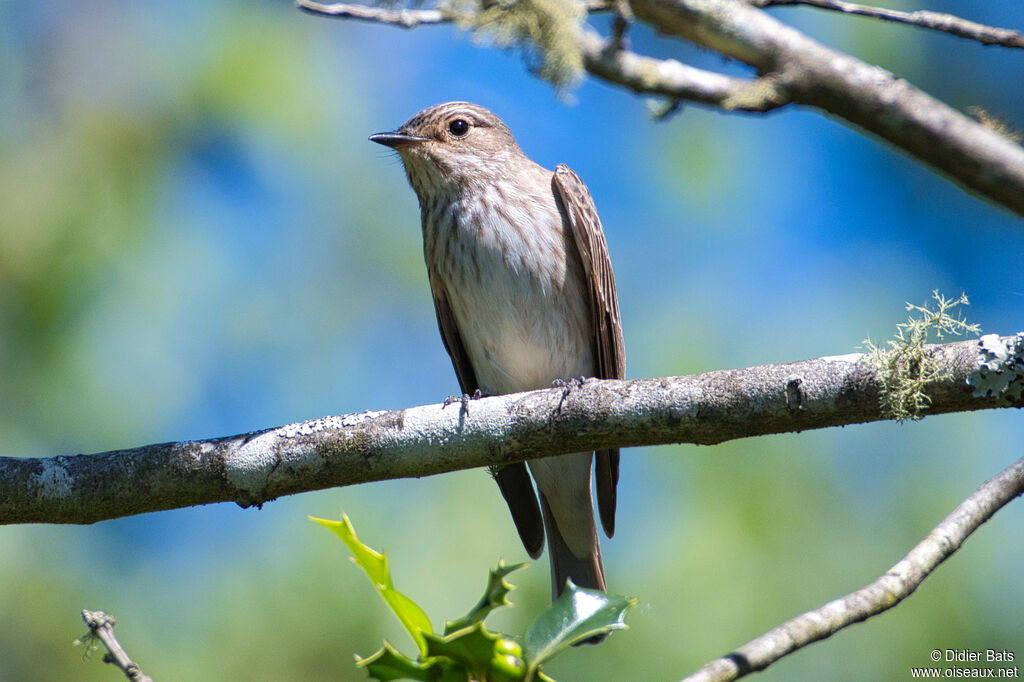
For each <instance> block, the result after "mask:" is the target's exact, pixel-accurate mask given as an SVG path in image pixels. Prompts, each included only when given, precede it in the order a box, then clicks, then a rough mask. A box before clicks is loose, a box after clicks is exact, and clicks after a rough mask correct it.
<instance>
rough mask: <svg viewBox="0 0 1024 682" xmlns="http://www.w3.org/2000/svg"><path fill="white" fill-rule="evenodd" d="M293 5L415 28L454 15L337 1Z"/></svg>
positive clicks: (305, 1) (310, 0)
mask: <svg viewBox="0 0 1024 682" xmlns="http://www.w3.org/2000/svg"><path fill="white" fill-rule="evenodd" d="M295 5H296V6H297V7H298V8H299V9H301V10H303V11H305V12H309V13H310V14H316V15H319V16H325V17H334V18H335V19H358V20H360V21H369V22H373V23H377V24H388V25H391V26H400V27H401V28H415V27H417V26H419V25H420V24H444V23H448V22H450V21H453V20H454V18H455V17H454V15H452V14H450V13H449V12H447V11H445V10H442V9H397V10H395V9H388V8H386V7H368V6H366V5H350V4H347V3H342V2H337V3H331V4H324V3H321V2H313V0H298V1H297V2H296V3H295Z"/></svg>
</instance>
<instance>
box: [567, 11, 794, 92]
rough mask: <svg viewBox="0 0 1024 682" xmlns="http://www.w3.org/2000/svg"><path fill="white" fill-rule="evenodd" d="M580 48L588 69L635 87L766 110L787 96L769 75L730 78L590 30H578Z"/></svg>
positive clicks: (637, 90) (630, 87)
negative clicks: (625, 46) (630, 48)
mask: <svg viewBox="0 0 1024 682" xmlns="http://www.w3.org/2000/svg"><path fill="white" fill-rule="evenodd" d="M580 48H581V49H582V50H583V64H584V66H585V67H586V69H587V71H589V72H590V73H592V74H594V75H595V76H599V77H601V78H603V79H605V80H607V81H609V82H612V83H618V84H620V85H624V86H626V87H627V88H629V89H631V90H633V91H634V92H646V93H651V94H657V95H664V96H666V97H669V98H672V99H676V100H689V101H694V102H701V103H703V104H711V105H715V106H719V107H722V108H723V109H730V110H732V109H736V110H741V111H768V110H770V109H776V108H778V107H780V106H783V105H785V104H787V103H788V101H789V100H788V99H787V97H786V94H785V93H784V92H782V91H780V89H779V88H777V87H776V84H775V82H774V81H773V79H772V78H771V77H763V78H756V79H753V80H751V79H745V78H733V77H732V76H725V75H723V74H720V73H714V72H712V71H705V70H703V69H697V68H694V67H692V66H687V65H686V64H682V63H680V62H678V61H676V60H675V59H665V60H661V59H653V58H651V57H644V56H642V55H638V54H635V53H633V52H630V51H628V50H624V49H617V48H616V47H615V45H614V42H613V41H605V40H603V39H602V38H601V37H600V36H598V35H597V34H596V33H595V32H593V31H590V30H584V31H583V32H582V33H581V34H580Z"/></svg>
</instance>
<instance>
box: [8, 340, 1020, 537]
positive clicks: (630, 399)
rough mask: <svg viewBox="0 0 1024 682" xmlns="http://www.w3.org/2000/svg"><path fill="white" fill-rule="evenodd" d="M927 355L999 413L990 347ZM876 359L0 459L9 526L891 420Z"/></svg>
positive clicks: (939, 401) (935, 407)
mask: <svg viewBox="0 0 1024 682" xmlns="http://www.w3.org/2000/svg"><path fill="white" fill-rule="evenodd" d="M994 338H995V337H992V339H994ZM1013 342H1014V339H1013V338H1012V337H1007V343H1013ZM989 345H990V346H991V345H992V344H991V343H990V344H989ZM926 348H928V352H929V353H930V355H931V356H932V357H933V358H934V359H935V361H936V362H937V363H938V365H939V366H940V367H941V368H942V369H943V372H942V377H941V378H940V379H937V380H935V381H933V382H931V383H929V385H928V395H929V398H930V399H931V403H930V406H929V408H928V410H927V414H940V413H945V412H957V411H966V410H977V409H985V408H991V407H996V406H997V402H996V400H994V399H992V398H976V397H973V396H972V390H971V387H970V386H968V385H967V384H966V383H965V382H966V379H967V377H968V376H969V375H971V373H972V372H974V371H976V370H977V369H978V367H979V361H981V360H988V361H989V362H991V359H989V358H988V357H987V356H983V355H981V353H982V351H983V347H982V346H981V345H980V344H979V342H978V341H962V342H958V343H951V344H944V345H937V346H929V347H926ZM864 358H865V356H863V355H861V354H851V355H843V356H835V357H825V358H819V359H817V360H806V361H803V362H794V363H788V364H781V365H764V366H761V367H751V368H748V369H738V370H720V371H715V372H707V373H704V374H697V375H692V376H684V377H671V378H658V379H638V380H633V381H611V380H608V381H599V380H589V381H587V382H585V383H584V384H583V385H582V386H580V387H578V388H574V389H573V390H571V391H569V392H566V391H564V390H563V389H559V388H556V389H548V390H542V391H532V392H529V393H517V394H512V395H505V396H496V397H491V398H483V399H480V400H474V401H472V402H470V403H469V410H468V414H466V413H465V412H463V411H462V410H461V409H460V408H459V406H450V407H447V408H446V407H445V406H443V405H426V406H423V407H413V408H409V409H405V410H396V411H392V412H364V413H361V414H354V415H346V416H342V417H326V418H323V419H318V420H314V421H308V422H303V423H300V424H292V425H289V426H284V427H280V428H274V429H267V430H264V431H256V432H253V433H248V434H242V435H239V436H231V437H227V438H217V439H213V440H205V441H186V442H178V443H163V444H159V445H149V446H144V447H140V448H134V449H130V450H118V451H113V452H105V453H100V454H95V455H77V456H58V457H51V458H44V459H26V458H14V457H8V458H0V523H4V524H9V523H93V522H95V521H101V520H104V519H111V518H116V517H120V516H127V515H131V514H141V513H144V512H150V511H158V510H163V509H174V508H179V507H185V506H191V505H198V504H209V503H212V502H225V501H235V502H237V503H239V504H241V505H243V506H249V505H260V504H262V503H263V502H265V501H267V500H271V499H274V498H276V497H278V496H280V495H288V494H292V493H297V492H304V491H309V490H318V489H322V488H328V487H333V486H342V485H349V484H353V483H364V482H367V481H377V480H382V479H390V478H403V477H410V476H426V475H430V474H437V473H442V472H446V471H453V470H456V469H468V468H473V467H479V466H485V465H494V464H506V463H509V462H514V461H519V460H523V459H531V458H536V457H544V456H550V455H558V454H564V453H569V452H580V451H586V450H594V449H602V448H608V447H628V446H634V445H655V444H662V443H698V444H712V443H720V442H723V441H726V440H731V439H735V438H744V437H747V436H757V435H764V434H771V433H783V432H789V431H802V430H805V429H815V428H823V427H827V426H838V425H843V424H854V423H860V422H867V421H874V420H880V419H886V418H888V415H885V414H883V413H882V410H881V408H880V401H879V394H880V391H881V390H882V387H883V386H884V385H885V381H886V377H885V376H884V374H883V371H882V370H881V369H878V368H876V367H874V366H872V365H870V364H869V363H867V362H863V360H864Z"/></svg>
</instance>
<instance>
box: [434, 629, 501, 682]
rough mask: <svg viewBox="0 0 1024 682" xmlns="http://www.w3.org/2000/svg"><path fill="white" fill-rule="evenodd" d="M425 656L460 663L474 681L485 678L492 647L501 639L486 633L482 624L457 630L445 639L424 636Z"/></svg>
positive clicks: (492, 654) (492, 653)
mask: <svg viewBox="0 0 1024 682" xmlns="http://www.w3.org/2000/svg"><path fill="white" fill-rule="evenodd" d="M424 639H425V640H426V642H427V654H426V655H427V656H443V657H445V658H450V659H451V660H453V661H456V662H458V663H461V664H462V665H464V666H465V667H466V669H467V670H469V672H470V674H471V675H472V676H473V677H474V678H476V679H483V678H484V677H485V676H486V672H487V666H488V664H489V663H490V662H491V659H492V658H493V657H494V645H495V642H497V641H498V640H499V639H501V637H499V636H498V635H495V634H493V633H491V632H488V631H487V630H485V629H484V626H483V624H482V623H477V624H476V625H472V626H470V627H468V628H465V629H463V630H458V631H456V632H453V633H452V634H450V635H447V636H445V637H438V636H437V635H425V636H424Z"/></svg>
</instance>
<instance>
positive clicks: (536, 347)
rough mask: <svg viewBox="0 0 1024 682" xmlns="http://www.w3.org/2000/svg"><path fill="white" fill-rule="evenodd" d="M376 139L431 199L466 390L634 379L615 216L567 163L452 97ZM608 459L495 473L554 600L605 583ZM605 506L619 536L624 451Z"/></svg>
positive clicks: (437, 298) (425, 205)
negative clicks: (605, 222)
mask: <svg viewBox="0 0 1024 682" xmlns="http://www.w3.org/2000/svg"><path fill="white" fill-rule="evenodd" d="M370 139H371V140H372V141H374V142H378V143H380V144H383V145H387V146H388V147H391V148H393V149H395V150H396V151H397V152H398V154H399V155H400V156H401V157H402V162H403V164H404V165H405V172H406V174H407V175H408V177H409V184H411V185H412V188H413V189H414V190H415V191H416V196H417V197H418V198H419V201H420V218H421V220H422V224H423V255H424V257H425V259H426V262H427V274H428V276H429V279H430V289H431V292H432V293H433V295H434V308H435V311H436V312H437V323H438V326H439V327H440V329H441V338H442V340H443V341H444V346H445V348H446V349H447V350H448V354H449V355H450V356H451V358H452V364H453V365H455V374H456V375H457V376H458V379H459V385H460V386H461V387H462V392H463V394H472V393H474V392H476V391H477V390H480V391H481V392H482V393H484V394H490V395H495V394H500V393H514V392H517V391H529V390H533V389H539V388H547V387H549V386H551V384H552V381H554V380H558V379H561V380H568V379H571V378H574V377H599V378H603V379H621V378H623V376H624V371H625V369H624V360H623V346H622V325H621V323H620V320H619V305H618V301H617V300H616V295H615V279H614V277H613V276H612V265H611V261H610V260H609V257H608V246H607V245H606V243H605V239H604V232H603V231H602V230H601V221H600V220H599V219H598V217H597V211H596V210H595V208H594V202H593V200H592V199H591V198H590V193H589V192H588V191H587V188H586V186H585V185H584V184H583V182H582V181H581V180H580V179H579V177H578V176H577V175H576V174H575V173H574V172H572V171H571V170H570V169H569V168H568V167H567V166H564V165H560V166H558V167H557V168H556V169H555V172H554V173H552V172H551V171H549V170H545V169H544V168H541V167H540V166H539V165H537V164H536V163H534V162H533V161H531V160H530V159H528V158H527V157H526V155H525V154H523V152H522V150H521V149H519V145H518V144H516V141H515V139H514V138H513V137H512V133H511V132H510V131H509V129H508V127H507V126H506V125H505V124H504V123H503V122H502V121H501V119H499V118H498V117H497V116H495V115H494V114H492V113H491V112H490V111H488V110H487V109H484V108H483V107H480V106H477V105H475V104H469V103H467V102H448V103H447V104H439V105H437V106H433V107H430V108H429V109H424V110H423V111H421V112H419V113H418V114H416V115H415V116H413V117H412V118H410V119H409V120H408V121H406V123H405V124H404V125H403V126H402V127H401V128H399V129H398V130H396V131H394V132H390V133H378V134H376V135H371V136H370ZM594 455H595V453H590V452H578V453H575V454H569V455H559V456H556V457H547V458H544V459H534V460H531V461H530V471H531V472H532V473H533V477H534V479H535V480H536V482H537V492H538V493H539V497H540V505H539V506H538V504H537V496H535V495H534V489H533V484H532V483H531V481H530V476H529V474H527V470H526V466H525V465H524V464H523V463H522V462H518V463H516V464H509V465H506V466H503V467H500V468H498V469H497V470H496V471H495V472H494V477H495V479H496V480H497V482H498V486H499V488H500V489H501V493H502V495H503V496H504V498H505V501H506V502H507V503H508V507H509V510H511V512H512V518H513V520H514V521H515V524H516V528H517V529H518V531H519V537H520V538H521V539H522V541H523V545H525V547H526V551H527V552H528V553H529V554H530V556H531V557H533V558H534V559H536V558H537V557H538V556H540V553H541V551H542V550H543V548H544V536H545V532H546V534H547V539H548V554H549V556H550V558H551V583H552V584H551V588H552V596H553V597H556V596H558V594H560V593H561V591H562V589H563V588H564V587H565V580H566V578H572V580H573V582H574V583H576V584H577V585H580V586H583V587H591V588H596V589H600V590H603V589H605V579H604V566H603V564H602V563H601V546H600V543H599V541H598V537H597V528H596V525H595V523H594V505H593V502H592V498H591V494H590V486H591V483H590V481H591V466H592V464H593V463H594V461H595V456H594ZM594 475H595V477H596V481H597V507H598V510H599V512H600V516H601V524H602V525H603V526H604V529H605V532H606V533H607V534H608V537H611V536H612V533H613V532H614V531H615V486H616V484H617V482H618V478H619V451H618V450H617V449H616V450H600V451H598V452H597V453H596V467H594Z"/></svg>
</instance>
